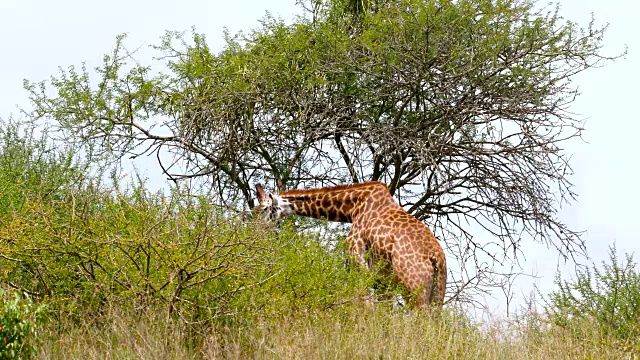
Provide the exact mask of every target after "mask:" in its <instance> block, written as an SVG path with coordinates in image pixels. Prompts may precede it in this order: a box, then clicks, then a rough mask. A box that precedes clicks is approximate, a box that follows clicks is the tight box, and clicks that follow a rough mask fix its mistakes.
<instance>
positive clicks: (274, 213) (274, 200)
mask: <svg viewBox="0 0 640 360" xmlns="http://www.w3.org/2000/svg"><path fill="white" fill-rule="evenodd" d="M256 191H257V192H258V201H259V202H260V204H259V205H258V206H256V208H255V210H254V211H255V212H256V213H257V214H260V216H261V217H262V219H264V220H271V221H278V220H280V219H282V218H284V217H286V216H289V215H291V214H293V213H294V210H293V205H292V204H291V202H289V200H287V199H285V198H283V197H281V196H279V195H277V194H272V193H266V192H265V191H264V190H263V189H262V186H261V185H260V184H258V185H256Z"/></svg>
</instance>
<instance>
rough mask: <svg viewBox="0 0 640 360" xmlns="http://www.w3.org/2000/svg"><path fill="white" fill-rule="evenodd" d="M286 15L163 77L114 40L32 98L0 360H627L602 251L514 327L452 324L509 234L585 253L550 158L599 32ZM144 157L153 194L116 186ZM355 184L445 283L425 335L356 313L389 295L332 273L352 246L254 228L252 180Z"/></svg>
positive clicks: (3, 148) (625, 283)
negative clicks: (427, 255)
mask: <svg viewBox="0 0 640 360" xmlns="http://www.w3.org/2000/svg"><path fill="white" fill-rule="evenodd" d="M300 5H301V7H302V8H303V9H304V11H303V14H304V15H303V16H301V17H300V18H298V19H297V20H296V21H295V22H294V23H293V24H285V23H283V22H282V21H280V20H277V19H274V18H272V17H266V18H265V19H263V21H262V27H261V28H259V29H257V30H254V31H252V32H251V33H249V34H244V35H243V34H240V35H237V36H231V35H229V34H227V35H226V45H225V47H224V48H223V49H222V50H221V51H220V52H218V53H216V52H214V51H212V50H211V49H210V48H209V47H208V45H207V43H206V39H205V37H204V36H203V35H202V34H197V33H195V32H194V33H193V34H192V36H191V37H188V36H187V35H185V34H180V33H175V32H169V33H167V35H166V36H165V37H163V38H162V40H161V42H160V44H159V45H158V46H157V47H156V50H157V51H158V52H159V54H160V57H161V59H162V60H163V61H165V62H166V63H165V65H166V69H167V70H168V72H164V73H158V72H157V71H156V69H152V68H151V67H150V66H147V65H144V61H141V60H140V59H134V54H131V53H129V52H128V51H127V48H126V47H125V40H126V39H125V38H124V37H118V39H117V43H116V47H115V49H114V51H113V52H112V53H111V54H109V55H107V56H105V58H104V63H103V65H102V66H100V67H98V68H96V69H95V70H94V71H90V70H88V69H86V68H85V67H82V69H80V70H78V69H76V68H75V67H73V66H72V67H69V68H67V69H61V71H60V73H59V74H58V75H57V76H54V77H52V78H51V80H50V81H48V82H41V83H34V82H30V81H25V88H26V90H27V91H28V94H29V96H30V99H31V105H32V108H31V109H25V112H24V114H23V116H24V119H22V120H14V119H13V118H8V119H3V120H2V124H1V126H0V358H9V359H14V358H31V357H36V358H38V357H41V358H53V359H57V358H82V359H93V358H95V359H104V358H145V359H146V358H149V359H157V358H163V359H165V358H167V359H169V358H171V359H173V358H176V359H178V358H179V359H185V358H186V359H190V358H193V359H200V358H211V359H213V358H343V359H351V358H403V359H404V358H452V359H453V358H464V359H467V358H478V359H549V358H554V359H575V358H594V359H608V358H610V359H621V358H633V357H638V356H639V354H640V342H638V338H639V336H638V335H640V273H639V272H638V271H637V270H636V269H637V267H636V265H635V263H634V260H633V256H632V255H627V256H626V258H625V259H624V260H620V259H619V258H617V256H616V252H615V251H614V250H613V249H612V252H611V257H610V261H609V262H607V263H604V264H603V265H602V266H601V267H598V266H596V265H589V266H586V267H583V269H584V270H581V271H579V272H578V274H577V278H576V279H564V278H562V277H561V276H560V275H558V278H557V279H556V285H557V289H556V290H555V291H554V292H552V293H551V294H544V295H543V296H541V297H540V298H538V299H537V302H536V303H535V304H531V307H529V308H527V309H520V310H519V311H517V312H516V313H515V314H514V315H513V316H511V317H509V318H507V319H504V320H499V321H494V322H491V323H482V322H479V321H477V320H475V319H474V318H473V317H472V316H470V313H469V310H470V308H472V307H473V305H474V299H475V296H476V295H477V294H478V293H481V292H488V291H490V290H491V289H492V287H499V286H501V285H503V284H504V278H505V277H506V278H507V280H508V276H509V275H507V274H499V273H497V272H496V271H494V270H493V269H492V268H491V264H492V263H493V264H496V263H500V264H502V263H504V262H513V261H515V260H517V258H518V253H519V251H520V249H521V248H522V241H523V236H522V234H527V235H528V236H529V237H524V239H525V240H528V241H536V240H538V241H541V242H542V243H546V244H551V245H554V246H555V247H556V249H557V250H558V251H559V252H560V253H561V254H563V255H565V256H566V257H567V258H568V259H575V258H577V257H576V255H581V254H583V252H584V250H585V247H584V240H583V239H582V238H581V237H580V233H579V232H578V231H576V230H574V229H569V228H568V227H567V226H566V225H565V224H563V223H562V221H561V220H560V219H559V218H558V216H557V212H556V210H557V208H558V206H559V204H560V203H562V202H564V201H568V200H570V199H572V198H573V196H574V194H573V192H572V190H571V185H570V182H569V178H568V175H569V174H570V166H569V163H568V158H567V154H564V153H563V152H562V148H561V143H562V142H563V141H568V140H570V139H571V138H573V137H576V136H579V134H580V131H581V124H580V123H579V121H578V120H577V119H574V118H573V117H572V114H571V112H570V111H569V105H570V104H571V102H572V101H573V99H574V98H575V96H576V95H577V92H576V89H575V88H574V87H572V84H571V82H570V80H571V78H572V76H574V75H575V74H577V73H580V72H582V71H585V70H587V69H590V68H592V67H597V66H600V65H602V64H603V63H604V62H605V61H606V60H611V59H613V58H615V57H608V56H605V55H603V54H601V52H600V49H601V47H602V41H603V35H604V32H605V29H604V28H596V27H595V25H594V24H593V23H591V24H589V25H588V26H587V27H586V28H580V27H579V26H578V25H576V24H573V23H571V22H565V21H563V20H562V18H561V17H560V16H559V15H558V12H557V9H543V10H539V9H540V8H541V5H540V4H536V3H533V2H528V1H517V0H504V1H502V0H501V1H493V0H465V1H457V2H452V1H444V0H438V1H436V0H433V1H431V0H427V1H425V0H397V1H396V0H386V1H385V0H332V1H301V2H300ZM93 76H97V80H96V79H95V78H93ZM143 155H144V156H146V155H156V157H157V159H158V162H157V164H158V166H159V167H160V168H161V169H162V171H163V173H164V174H165V175H166V176H167V178H168V180H169V181H168V182H167V185H166V186H165V188H164V190H163V191H159V192H152V191H150V190H149V188H148V186H147V180H146V179H145V178H144V175H141V174H138V173H136V172H135V171H125V170H123V168H122V166H121V165H122V163H121V162H120V160H122V159H125V158H126V157H133V158H137V157H139V156H143ZM168 159H171V160H170V161H169V160H168ZM366 180H382V181H385V182H386V183H388V184H389V186H390V189H391V190H392V192H393V194H394V195H395V196H396V199H397V200H398V201H399V202H400V203H401V204H402V205H403V206H404V207H405V208H406V209H407V210H408V211H409V212H411V213H412V214H414V215H415V216H416V217H418V218H419V219H421V220H423V221H425V222H426V223H428V224H429V226H430V227H432V228H433V229H434V230H435V232H436V234H437V235H439V237H440V239H441V241H442V242H443V245H444V247H445V248H446V249H447V254H448V256H449V258H450V260H449V261H450V262H451V263H454V262H456V261H457V262H458V265H459V269H461V270H460V271H458V272H456V271H452V272H451V274H450V282H449V283H450V289H449V290H450V291H449V294H448V301H447V305H446V306H445V308H444V310H443V311H442V312H441V313H437V314H436V313H434V314H424V313H420V312H415V311H411V310H410V309H406V308H404V307H403V306H402V304H400V303H398V302H396V301H382V300H381V301H380V302H379V303H377V304H376V306H375V307H373V308H370V307H367V306H365V305H364V304H363V302H362V301H361V300H360V299H361V298H362V296H363V295H364V294H365V293H366V292H368V291H369V290H368V289H369V288H372V287H373V288H375V289H376V291H377V292H378V294H379V295H388V294H382V292H387V291H390V292H391V293H392V294H394V293H396V289H394V284H393V283H392V282H390V281H389V279H383V278H380V276H379V275H378V274H377V273H376V272H373V271H366V270H363V269H357V268H353V267H350V266H347V265H346V264H347V263H348V261H347V260H348V259H346V258H345V255H344V252H343V251H342V248H341V239H342V238H343V237H344V235H345V229H343V228H340V227H338V228H335V227H330V226H327V224H324V223H322V222H318V221H308V220H303V219H291V221H288V222H284V223H283V224H279V225H278V226H274V225H273V224H265V223H263V222H261V221H258V220H257V219H254V218H253V217H252V216H251V212H250V211H248V210H251V209H252V208H253V206H254V205H255V203H254V194H253V193H252V191H251V189H252V185H254V184H255V183H257V182H267V183H268V184H270V185H271V186H273V187H275V188H279V189H284V188H292V187H303V186H317V185H323V184H335V183H344V182H360V181H366ZM549 189H554V190H553V191H550V190H549ZM470 222H472V223H474V224H475V225H478V226H477V228H478V229H479V231H485V232H487V233H489V234H491V235H492V236H494V237H495V241H493V242H492V243H491V244H482V243H478V242H477V240H475V239H474V235H477V234H473V233H472V231H471V230H470V229H469V227H468V226H469V223H470ZM480 264H483V265H482V267H480ZM487 264H489V266H487ZM500 275H503V276H502V278H501V276H500ZM381 284H383V285H386V286H381ZM380 298H381V299H384V298H392V299H393V298H394V297H393V296H391V297H389V296H380ZM436 315H437V316H436Z"/></svg>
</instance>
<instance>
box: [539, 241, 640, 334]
mask: <svg viewBox="0 0 640 360" xmlns="http://www.w3.org/2000/svg"><path fill="white" fill-rule="evenodd" d="M635 268H636V264H635V263H634V261H633V256H632V255H630V254H625V260H624V261H620V260H619V259H618V257H617V255H616V251H615V245H614V246H612V247H610V252H609V263H605V262H603V263H602V269H598V268H596V267H595V265H594V266H593V268H592V269H589V268H587V269H584V270H578V271H577V277H576V280H575V281H566V280H564V281H563V280H562V279H560V275H559V274H558V275H557V276H556V280H555V284H556V285H557V286H558V289H557V290H556V291H554V292H552V293H551V294H550V295H549V306H548V310H549V311H550V313H551V314H552V315H553V316H552V318H553V319H554V321H555V322H556V323H557V324H558V325H560V326H563V327H565V328H567V329H570V330H571V331H572V333H573V334H574V335H577V336H580V329H581V328H582V327H575V326H572V322H574V320H593V321H595V322H596V324H598V325H599V326H601V327H602V330H603V332H604V333H605V334H607V335H613V336H614V337H616V338H618V339H620V340H629V341H636V342H637V341H638V339H639V338H640V272H638V271H637V270H636V269H635Z"/></svg>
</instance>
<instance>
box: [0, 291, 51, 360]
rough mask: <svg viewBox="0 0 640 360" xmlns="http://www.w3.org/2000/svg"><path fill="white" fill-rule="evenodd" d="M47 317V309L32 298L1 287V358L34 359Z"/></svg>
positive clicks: (10, 359) (9, 359)
mask: <svg viewBox="0 0 640 360" xmlns="http://www.w3.org/2000/svg"><path fill="white" fill-rule="evenodd" d="M45 314H46V306H45V305H37V304H36V303H34V302H33V301H32V300H31V298H30V297H29V295H27V294H22V293H21V292H19V291H16V290H13V291H5V290H4V289H1V288H0V358H1V359H7V360H12V359H30V358H31V357H33V356H34V355H35V354H36V348H35V346H36V344H37V342H38V340H39V339H38V330H39V327H40V325H42V323H43V322H44V320H45Z"/></svg>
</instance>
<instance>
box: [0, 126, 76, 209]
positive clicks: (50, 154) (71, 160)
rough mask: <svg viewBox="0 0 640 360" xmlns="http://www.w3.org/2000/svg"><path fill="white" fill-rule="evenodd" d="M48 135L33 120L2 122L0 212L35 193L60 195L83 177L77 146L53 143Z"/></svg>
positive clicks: (22, 204)
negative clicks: (77, 155) (69, 146)
mask: <svg viewBox="0 0 640 360" xmlns="http://www.w3.org/2000/svg"><path fill="white" fill-rule="evenodd" d="M49 135H50V134H49V131H48V130H47V129H46V128H42V127H38V126H36V125H35V124H33V123H29V122H19V121H15V120H12V119H9V120H8V121H6V122H0V170H1V171H0V216H3V215H6V214H8V213H10V212H11V211H14V210H20V209H22V207H23V206H24V205H25V204H26V202H28V201H29V199H33V198H35V197H41V198H44V199H54V198H59V197H60V196H62V193H63V192H64V191H65V190H67V189H68V188H69V187H70V186H72V185H73V184H75V183H76V182H77V181H78V180H79V179H82V176H81V174H82V173H83V167H82V164H81V163H80V162H78V161H77V159H75V151H74V149H71V148H68V147H63V146H59V145H60V144H55V145H54V144H53V143H52V142H51V141H49V138H50V137H49Z"/></svg>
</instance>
